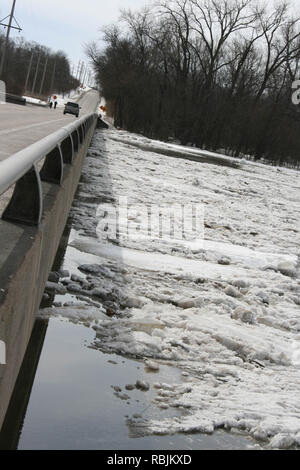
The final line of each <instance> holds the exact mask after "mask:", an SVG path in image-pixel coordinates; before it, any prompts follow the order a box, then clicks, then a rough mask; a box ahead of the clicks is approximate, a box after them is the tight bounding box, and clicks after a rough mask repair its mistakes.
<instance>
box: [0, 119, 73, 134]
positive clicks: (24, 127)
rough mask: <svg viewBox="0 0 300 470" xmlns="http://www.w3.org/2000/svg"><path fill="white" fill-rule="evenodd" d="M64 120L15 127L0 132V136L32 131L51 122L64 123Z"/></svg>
mask: <svg viewBox="0 0 300 470" xmlns="http://www.w3.org/2000/svg"><path fill="white" fill-rule="evenodd" d="M65 120H66V118H62V119H53V120H52V121H45V122H38V123H36V124H30V125H28V126H22V127H15V128H14V129H5V130H3V131H0V135H6V134H11V133H12V132H18V131H22V130H26V129H32V128H33V127H39V126H44V125H45V124H51V123H52V122H59V121H65Z"/></svg>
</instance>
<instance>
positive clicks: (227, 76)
mask: <svg viewBox="0 0 300 470" xmlns="http://www.w3.org/2000/svg"><path fill="white" fill-rule="evenodd" d="M122 22H123V26H120V25H114V26H110V27H107V28H106V29H105V30H104V41H105V47H104V48H102V49H99V47H98V45H97V43H91V44H89V45H88V46H87V54H88V56H89V57H90V59H91V60H92V62H93V64H94V68H95V72H96V74H97V78H98V81H99V84H100V86H101V88H102V92H103V95H104V96H105V97H106V99H107V100H108V101H109V102H110V103H112V104H113V107H114V117H115V124H116V125H117V126H120V127H124V128H126V129H128V130H129V131H134V132H140V133H143V134H145V135H147V136H149V137H155V138H159V139H168V138H170V137H172V138H175V139H179V140H180V141H181V143H183V144H192V145H195V146H198V147H201V148H206V149H211V150H222V151H223V152H226V153H229V154H231V155H234V156H241V155H251V156H253V157H254V158H255V159H258V158H263V159H267V160H268V161H272V162H276V163H280V164H286V165H293V166H295V165H296V166H299V164H300V152H299V150H300V132H299V130H300V113H299V107H297V106H295V105H294V104H293V103H292V99H291V97H292V93H293V90H292V83H293V82H294V81H295V80H296V79H297V78H298V75H297V74H298V65H299V60H300V30H299V24H300V23H299V18H298V17H295V16H294V15H293V10H291V9H290V8H289V5H288V3H287V2H286V1H281V2H279V3H278V2H276V3H274V4H272V5H270V2H268V5H267V6H266V5H262V4H261V3H260V1H258V2H256V1H254V0H163V1H159V2H155V5H154V7H151V8H144V9H142V10H139V11H136V12H133V11H130V10H123V11H122Z"/></svg>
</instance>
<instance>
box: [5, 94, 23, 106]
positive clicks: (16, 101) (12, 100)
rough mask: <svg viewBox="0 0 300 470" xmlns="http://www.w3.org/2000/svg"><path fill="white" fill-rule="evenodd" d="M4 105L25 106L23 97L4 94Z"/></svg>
mask: <svg viewBox="0 0 300 470" xmlns="http://www.w3.org/2000/svg"><path fill="white" fill-rule="evenodd" d="M5 100H6V103H13V104H20V105H21V106H26V104H27V103H26V98H23V96H18V95H13V94H12V93H6V97H5Z"/></svg>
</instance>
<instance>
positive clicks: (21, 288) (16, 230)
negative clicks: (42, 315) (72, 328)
mask: <svg viewBox="0 0 300 470" xmlns="http://www.w3.org/2000/svg"><path fill="white" fill-rule="evenodd" d="M95 125H96V117H95V118H94V120H93V122H92V123H91V122H90V123H89V126H86V127H85V129H86V133H85V138H84V136H79V137H78V141H77V145H76V147H77V152H76V153H75V154H74V158H73V159H71V160H70V161H69V162H68V163H66V162H65V163H64V164H63V167H64V168H63V180H62V181H60V184H58V182H55V183H51V182H46V181H45V180H43V181H42V183H41V190H42V198H43V204H42V215H41V218H40V219H39V221H38V224H37V225H22V224H20V222H18V221H15V222H12V221H11V220H0V340H1V341H2V342H3V343H4V344H5V349H6V364H5V365H0V428H1V426H2V423H3V420H4V417H5V414H6V410H7V407H8V405H9V401H10V398H11V395H12V392H13V389H14V385H15V382H16V379H17V377H18V373H19V370H20V367H21V364H22V361H23V358H24V355H25V351H26V348H27V345H28V342H29V339H30V335H31V332H32V328H33V324H34V320H35V315H36V312H37V310H38V309H39V306H40V302H41V299H42V296H43V292H44V288H45V284H46V281H47V279H48V275H49V272H50V271H51V268H52V265H53V261H54V259H55V255H56V252H57V249H58V246H59V242H60V239H61V236H62V233H63V230H64V227H65V224H66V221H67V217H68V213H69V210H70V207H71V204H72V201H73V197H74V194H75V191H76V188H77V185H78V182H79V179H80V175H81V169H82V164H83V161H84V158H85V156H86V153H87V150H88V147H89V145H90V141H91V138H92V135H93V133H94V129H95ZM80 141H82V143H81V145H80ZM72 145H73V144H72ZM23 197H24V198H26V195H25V194H24V195H23ZM12 220H13V219H12ZM16 220H17V219H16Z"/></svg>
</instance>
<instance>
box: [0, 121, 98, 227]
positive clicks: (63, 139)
mask: <svg viewBox="0 0 300 470" xmlns="http://www.w3.org/2000/svg"><path fill="white" fill-rule="evenodd" d="M97 118H98V116H97V114H95V113H92V114H88V115H85V116H83V117H82V118H80V119H78V120H76V122H74V123H71V124H68V125H67V126H65V127H63V128H61V129H59V130H58V131H56V132H54V133H53V134H50V135H49V136H47V137H45V138H43V139H42V140H40V141H39V142H36V143H35V144H32V145H30V146H29V147H26V148H25V149H23V150H21V151H20V152H18V153H15V154H14V155H12V156H10V157H8V158H7V159H5V160H4V161H2V162H0V196H1V195H2V194H3V193H5V192H6V191H7V190H8V189H9V188H11V186H13V185H14V184H15V189H14V192H13V195H12V197H11V199H10V202H9V204H8V206H7V207H6V209H5V211H4V212H3V214H2V219H4V220H8V221H11V222H15V223H22V224H28V225H39V223H40V221H41V217H42V213H43V194H42V181H45V182H48V183H54V184H57V185H61V184H62V183H63V179H64V168H65V166H66V165H71V164H72V163H73V161H74V159H75V158H76V155H77V153H78V152H79V150H80V149H81V147H82V146H83V145H84V144H85V143H86V139H87V138H88V137H89V136H90V131H91V128H92V126H93V124H94V123H95V121H96V120H97ZM43 159H45V161H44V164H43V167H42V169H41V170H40V171H39V169H38V164H39V162H41V161H42V160H43Z"/></svg>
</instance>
